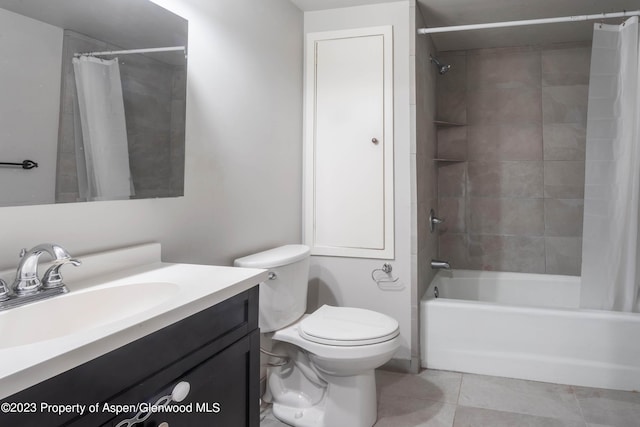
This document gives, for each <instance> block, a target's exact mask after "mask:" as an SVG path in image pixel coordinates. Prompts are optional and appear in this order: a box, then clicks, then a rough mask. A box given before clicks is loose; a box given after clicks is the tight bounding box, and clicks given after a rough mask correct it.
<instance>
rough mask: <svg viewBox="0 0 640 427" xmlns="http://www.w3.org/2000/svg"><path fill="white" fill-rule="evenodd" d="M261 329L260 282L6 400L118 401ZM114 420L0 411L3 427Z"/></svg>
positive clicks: (73, 415) (46, 425) (104, 415)
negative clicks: (259, 313)
mask: <svg viewBox="0 0 640 427" xmlns="http://www.w3.org/2000/svg"><path fill="white" fill-rule="evenodd" d="M257 328H258V288H257V286H256V287H254V288H252V289H249V290H248V291H245V292H243V293H241V294H238V295H236V296H234V297H231V298H229V299H227V300H225V301H223V302H221V303H219V304H217V305H215V306H213V307H210V308H208V309H206V310H203V311H201V312H199V313H196V314H194V315H192V316H190V317H188V318H186V319H183V320H181V321H179V322H176V323H174V324H172V325H169V326H167V327H165V328H163V329H161V330H159V331H157V332H155V333H153V334H150V335H148V336H146V337H143V338H141V339H139V340H137V341H134V342H132V343H130V344H127V345H125V346H123V347H121V348H119V349H117V350H114V351H112V352H109V353H107V354H105V355H103V356H100V357H98V358H96V359H94V360H92V361H90V362H87V363H85V364H83V365H80V366H78V367H76V368H74V369H71V370H69V371H67V372H64V373H62V374H60V375H57V376H55V377H53V378H51V379H49V380H47V381H44V382H42V383H40V384H37V385H35V386H33V387H30V388H28V389H26V390H23V391H21V392H19V393H16V394H14V395H12V396H10V397H8V398H6V399H4V400H3V402H37V403H38V404H39V402H48V403H56V404H84V405H90V404H95V403H97V402H109V401H113V400H114V399H115V398H116V397H117V396H120V395H122V394H123V392H126V391H127V390H130V389H133V388H134V387H136V386H138V385H139V384H142V383H145V382H149V381H151V380H150V378H153V377H158V375H159V373H161V372H163V371H166V372H167V374H168V375H169V378H168V379H167V380H165V381H169V380H170V379H171V378H178V377H179V376H180V375H183V374H184V373H185V372H187V371H188V370H189V369H192V368H193V367H195V366H197V365H199V364H201V363H202V362H203V361H205V360H207V359H208V358H210V357H211V356H213V355H215V354H217V353H219V352H221V351H222V350H224V349H225V348H227V347H229V346H231V344H233V343H235V342H236V341H239V340H240V339H242V338H243V337H245V336H247V335H249V334H250V333H251V332H252V331H255V330H257ZM256 378H258V374H256ZM256 381H258V380H256ZM151 383H153V381H151ZM153 390H157V388H155V389H153ZM134 397H135V396H134ZM140 397H141V398H143V399H144V398H147V397H148V396H142V395H140ZM256 402H257V401H256ZM256 405H257V403H256ZM84 418H87V420H89V419H91V422H88V423H87V422H85V421H83V422H80V420H81V419H82V420H84ZM108 419H109V417H108V414H100V413H99V414H93V415H92V416H89V417H86V414H85V417H83V418H80V417H79V416H78V415H77V414H67V415H62V416H57V415H51V414H42V413H39V412H36V413H32V414H24V413H22V414H0V425H7V426H13V425H15V426H18V425H19V426H21V427H31V426H33V427H48V426H52V427H54V426H62V425H71V423H73V425H78V426H79V425H86V426H96V425H100V424H102V423H104V422H106V421H107V420H108ZM76 422H77V424H76Z"/></svg>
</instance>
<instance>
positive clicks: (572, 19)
mask: <svg viewBox="0 0 640 427" xmlns="http://www.w3.org/2000/svg"><path fill="white" fill-rule="evenodd" d="M625 16H640V10H634V11H630V12H627V11H624V12H614V13H597V14H594V15H576V16H562V17H558V18H542V19H527V20H524V21H505V22H489V23H486V24H469V25H454V26H450V27H433V28H418V34H433V33H448V32H452V31H467V30H482V29H485V28H503V27H519V26H523V25H539V24H554V23H558V22H580V21H595V20H598V19H610V18H622V17H625Z"/></svg>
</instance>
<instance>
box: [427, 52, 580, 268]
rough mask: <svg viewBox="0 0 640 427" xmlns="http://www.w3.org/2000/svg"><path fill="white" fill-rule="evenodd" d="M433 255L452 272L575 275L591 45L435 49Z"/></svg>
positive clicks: (578, 240)
mask: <svg viewBox="0 0 640 427" xmlns="http://www.w3.org/2000/svg"><path fill="white" fill-rule="evenodd" d="M440 57H441V59H442V60H443V62H445V63H450V64H452V66H453V68H452V69H451V71H450V72H449V73H447V74H445V75H443V76H438V78H437V85H438V88H437V101H438V105H437V117H438V118H439V119H440V120H444V121H451V122H461V123H464V124H466V126H462V127H457V128H440V129H439V130H438V148H437V156H438V158H441V159H442V158H444V159H455V160H467V161H466V162H464V161H462V162H455V163H454V162H440V163H439V164H438V165H439V166H438V205H439V212H438V213H439V214H440V216H442V217H444V218H445V219H446V222H445V224H443V226H441V227H440V230H439V257H440V258H442V259H446V260H449V261H450V262H451V264H452V265H453V266H454V268H467V269H487V270H504V271H521V272H530V273H549V274H571V275H579V274H580V268H581V244H582V243H581V242H582V217H583V204H584V203H583V197H584V158H585V141H586V117H587V100H588V88H589V86H588V85H589V66H590V58H591V47H590V45H588V44H585V43H573V44H563V45H552V46H545V47H540V46H533V47H519V48H506V49H482V50H475V51H460V52H445V53H441V54H440Z"/></svg>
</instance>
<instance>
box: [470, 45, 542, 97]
mask: <svg viewBox="0 0 640 427" xmlns="http://www.w3.org/2000/svg"><path fill="white" fill-rule="evenodd" d="M540 68H541V66H540V52H536V51H531V52H519V53H511V52H500V51H498V52H496V53H491V54H486V55H470V56H469V57H468V59H467V89H468V90H475V89H511V88H522V87H534V88H536V87H540V81H541V78H540V72H541V71H540Z"/></svg>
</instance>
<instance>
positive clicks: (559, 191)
mask: <svg viewBox="0 0 640 427" xmlns="http://www.w3.org/2000/svg"><path fill="white" fill-rule="evenodd" d="M544 196H545V197H549V198H557V199H583V198H584V161H578V162H574V161H547V162H545V163H544Z"/></svg>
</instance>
